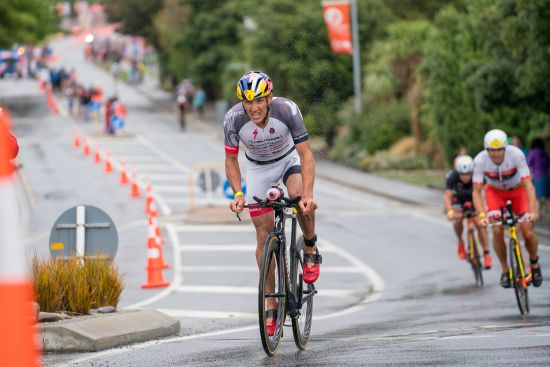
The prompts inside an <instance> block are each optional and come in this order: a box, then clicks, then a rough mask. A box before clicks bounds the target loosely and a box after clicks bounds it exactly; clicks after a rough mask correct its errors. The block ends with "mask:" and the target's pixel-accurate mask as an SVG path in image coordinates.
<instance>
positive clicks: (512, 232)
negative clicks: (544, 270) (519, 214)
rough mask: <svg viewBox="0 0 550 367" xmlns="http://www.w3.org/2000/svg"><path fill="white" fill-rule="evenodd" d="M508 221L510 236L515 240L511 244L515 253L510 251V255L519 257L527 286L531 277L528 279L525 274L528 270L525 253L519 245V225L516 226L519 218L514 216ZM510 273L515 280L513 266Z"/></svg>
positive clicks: (524, 284) (519, 263)
mask: <svg viewBox="0 0 550 367" xmlns="http://www.w3.org/2000/svg"><path fill="white" fill-rule="evenodd" d="M506 221H507V222H506V224H507V227H508V235H509V237H510V240H511V241H513V246H510V251H513V252H514V253H510V254H509V255H510V256H514V255H515V256H516V258H517V259H518V265H519V269H520V272H521V278H522V279H523V286H524V287H527V286H528V285H529V279H528V276H526V275H525V274H526V272H525V264H524V262H523V253H522V252H521V247H520V245H519V238H518V231H517V227H516V224H517V223H518V219H517V218H513V219H512V220H511V221H510V219H507V220H506ZM508 221H510V222H508ZM512 247H513V248H512ZM508 273H509V276H510V279H512V280H513V279H514V276H513V273H512V268H511V267H510V268H509V270H508ZM529 276H530V275H529Z"/></svg>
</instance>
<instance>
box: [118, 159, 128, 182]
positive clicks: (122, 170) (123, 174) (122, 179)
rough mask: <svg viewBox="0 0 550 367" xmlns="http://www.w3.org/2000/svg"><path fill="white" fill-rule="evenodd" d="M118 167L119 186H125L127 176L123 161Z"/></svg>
mask: <svg viewBox="0 0 550 367" xmlns="http://www.w3.org/2000/svg"><path fill="white" fill-rule="evenodd" d="M120 165H121V168H120V179H119V182H120V184H121V185H126V184H127V183H128V175H127V174H126V163H124V160H122V162H121V164H120Z"/></svg>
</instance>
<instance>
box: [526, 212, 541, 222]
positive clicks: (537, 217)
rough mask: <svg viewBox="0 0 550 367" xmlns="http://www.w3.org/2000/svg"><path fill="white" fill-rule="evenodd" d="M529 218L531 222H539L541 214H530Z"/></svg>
mask: <svg viewBox="0 0 550 367" xmlns="http://www.w3.org/2000/svg"><path fill="white" fill-rule="evenodd" d="M527 217H528V218H529V220H530V221H531V222H536V221H537V220H539V213H537V212H533V213H528V214H527Z"/></svg>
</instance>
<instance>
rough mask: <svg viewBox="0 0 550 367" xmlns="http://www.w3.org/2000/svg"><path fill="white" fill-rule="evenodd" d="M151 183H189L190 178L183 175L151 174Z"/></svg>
mask: <svg viewBox="0 0 550 367" xmlns="http://www.w3.org/2000/svg"><path fill="white" fill-rule="evenodd" d="M149 179H150V180H151V181H182V182H185V183H187V182H188V181H189V178H188V177H187V175H186V174H183V173H151V174H150V175H149Z"/></svg>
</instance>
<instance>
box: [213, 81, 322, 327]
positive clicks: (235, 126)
mask: <svg viewBox="0 0 550 367" xmlns="http://www.w3.org/2000/svg"><path fill="white" fill-rule="evenodd" d="M272 89H273V84H272V82H271V79H270V78H269V77H268V76H267V75H266V74H264V73H262V72H258V71H251V72H248V73H246V74H245V75H243V77H242V78H241V79H240V80H239V82H238V84H237V97H238V98H239V99H240V100H241V101H242V103H238V104H236V105H235V106H233V107H232V108H231V109H230V110H229V111H228V112H227V113H226V115H225V118H224V133H225V171H226V175H227V179H228V181H229V183H230V184H231V187H232V189H233V192H234V193H235V195H234V200H233V201H232V202H231V204H230V208H231V210H232V211H233V212H235V213H240V212H242V211H243V205H244V204H245V203H246V202H248V203H249V204H251V203H253V202H254V199H253V197H254V196H257V197H259V198H263V197H265V193H266V191H267V190H268V189H269V188H270V187H271V184H273V183H276V182H278V181H279V180H282V181H283V183H284V185H285V186H286V188H287V191H288V195H289V197H290V198H294V197H297V196H301V197H302V199H301V200H300V202H299V206H300V210H299V211H298V221H299V223H300V226H301V228H302V232H303V234H304V242H305V244H306V246H304V254H305V255H304V260H305V262H304V265H303V279H304V281H305V282H307V283H313V282H315V281H316V280H317V278H318V277H319V272H320V263H321V255H319V252H318V250H317V246H316V245H315V243H316V240H317V236H316V235H315V209H317V203H316V202H315V200H314V199H313V183H314V178H315V160H314V158H313V153H312V151H311V148H310V146H309V142H308V133H307V130H306V128H305V126H304V120H303V118H302V115H301V113H300V109H299V108H298V106H296V104H295V103H294V102H292V101H290V100H288V99H286V98H281V97H273V94H272ZM239 143H242V144H243V145H244V147H245V156H246V159H247V161H248V162H247V169H246V183H247V193H246V198H245V197H244V195H243V192H242V187H241V171H240V167H239V161H238V159H237V158H238V152H239ZM245 199H246V200H245ZM272 212H273V210H272V209H271V208H255V209H250V217H251V219H252V222H253V223H254V226H255V228H256V240H257V247H256V260H257V263H258V266H259V265H260V261H261V257H262V250H263V243H264V241H265V239H266V238H267V236H268V235H269V233H270V232H271V231H272V230H273V227H274V224H275V222H274V216H273V213H272ZM273 281H274V280H273ZM268 286H269V284H268ZM271 286H272V285H271ZM275 302H276V301H275V300H274V299H270V301H269V302H268V315H269V316H268V317H267V318H266V326H267V330H268V334H269V335H273V333H274V331H275V322H274V320H275V318H274V317H273V316H274V314H273V312H274V308H275V305H276V303H275Z"/></svg>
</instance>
